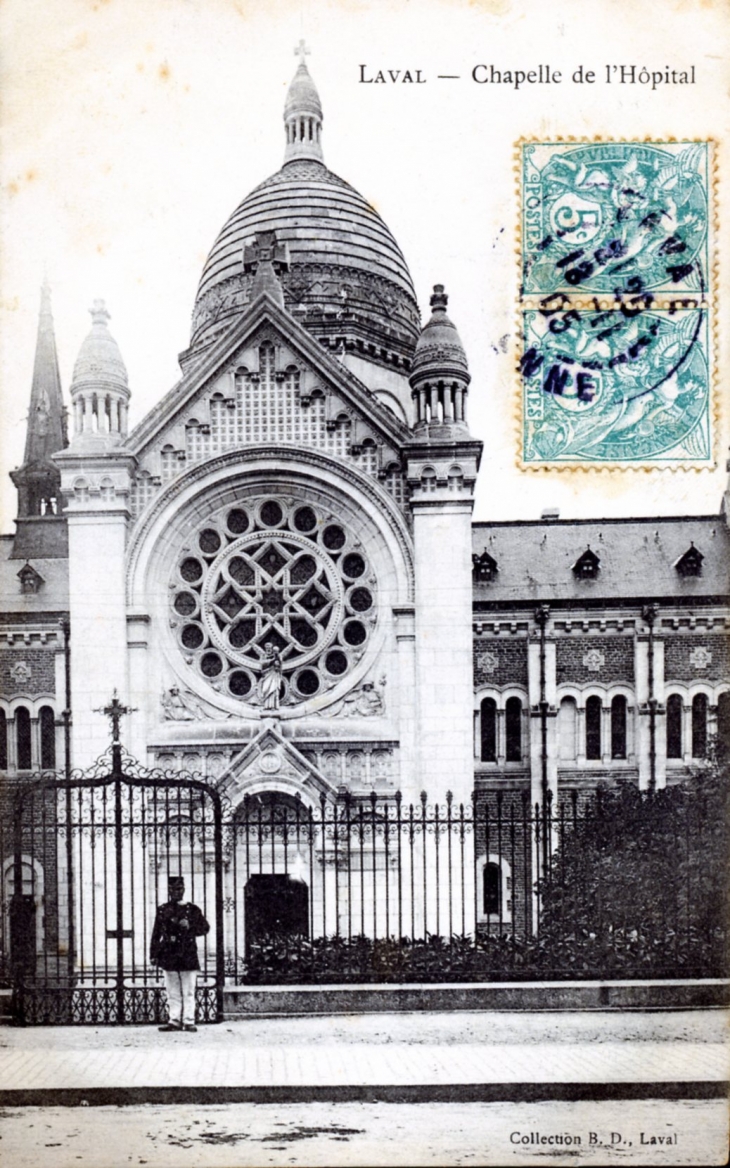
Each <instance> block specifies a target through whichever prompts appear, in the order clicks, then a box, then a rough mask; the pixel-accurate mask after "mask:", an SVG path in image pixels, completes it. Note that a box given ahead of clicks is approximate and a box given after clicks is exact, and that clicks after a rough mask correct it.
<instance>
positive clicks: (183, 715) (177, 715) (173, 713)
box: [162, 685, 205, 722]
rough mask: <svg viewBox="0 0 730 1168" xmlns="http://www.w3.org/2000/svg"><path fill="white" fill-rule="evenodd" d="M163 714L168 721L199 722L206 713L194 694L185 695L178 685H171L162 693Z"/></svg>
mask: <svg viewBox="0 0 730 1168" xmlns="http://www.w3.org/2000/svg"><path fill="white" fill-rule="evenodd" d="M162 716H163V718H164V719H165V721H166V722H197V721H199V720H200V719H201V718H204V717H205V714H204V713H203V711H202V710H201V708H200V706H199V704H198V702H197V701H196V700H195V698H194V697H193V695H192V694H190V693H187V692H186V693H185V694H184V695H183V694H181V693H180V690H179V689H178V687H177V686H176V685H171V686H170V688H169V689H168V690H163V693H162Z"/></svg>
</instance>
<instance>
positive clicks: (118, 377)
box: [71, 300, 129, 393]
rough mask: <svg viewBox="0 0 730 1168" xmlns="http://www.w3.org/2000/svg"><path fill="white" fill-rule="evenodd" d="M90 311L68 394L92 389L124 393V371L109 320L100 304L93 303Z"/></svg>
mask: <svg viewBox="0 0 730 1168" xmlns="http://www.w3.org/2000/svg"><path fill="white" fill-rule="evenodd" d="M90 312H91V319H92V321H93V324H92V326H91V332H90V333H89V334H88V336H87V337H86V338H85V339H84V341H83V343H82V345H81V348H80V349H79V355H78V357H77V358H76V364H75V365H74V371H73V378H72V380H71V391H72V392H73V391H74V390H76V389H81V388H83V387H84V386H93V387H94V388H108V389H121V390H124V391H126V392H127V393H128V392H129V389H128V386H129V380H128V378H127V369H126V366H125V364H124V361H123V360H122V354H121V353H120V352H119V346H118V345H117V342H116V341H115V340H114V337H113V336H112V335H111V333H110V332H109V329H108V328H107V321H108V320H110V319H111V318H110V316H109V313H108V312H107V310H106V305H105V304H104V301H103V300H95V301H94V306H93V308H91V309H90Z"/></svg>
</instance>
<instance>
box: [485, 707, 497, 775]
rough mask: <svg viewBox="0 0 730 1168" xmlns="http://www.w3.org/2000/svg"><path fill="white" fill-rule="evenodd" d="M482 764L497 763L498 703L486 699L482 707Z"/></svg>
mask: <svg viewBox="0 0 730 1168" xmlns="http://www.w3.org/2000/svg"><path fill="white" fill-rule="evenodd" d="M481 738H482V762H496V761H497V703H496V702H495V700H494V698H485V699H484V701H483V702H482V705H481Z"/></svg>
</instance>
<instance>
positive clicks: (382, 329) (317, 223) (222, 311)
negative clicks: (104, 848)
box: [0, 60, 730, 887]
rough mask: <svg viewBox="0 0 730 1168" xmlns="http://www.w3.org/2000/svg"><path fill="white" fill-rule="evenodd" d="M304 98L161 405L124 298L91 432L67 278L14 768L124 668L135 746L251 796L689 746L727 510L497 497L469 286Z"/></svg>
mask: <svg viewBox="0 0 730 1168" xmlns="http://www.w3.org/2000/svg"><path fill="white" fill-rule="evenodd" d="M284 122H285V158H284V164H283V166H282V168H281V169H280V170H279V171H278V172H277V173H276V174H275V175H273V176H271V177H270V178H269V179H266V180H265V181H264V182H262V183H261V184H260V185H259V186H258V187H257V188H256V189H255V190H254V191H253V192H251V194H249V195H248V196H246V198H244V199H243V201H242V202H241V203H240V205H239V206H238V207H237V208H236V210H235V211H234V212H233V214H232V215H231V216H230V218H229V220H228V221H227V222H226V224H225V225H224V226H223V228H222V230H221V231H220V233H219V235H218V237H217V239H216V241H215V243H214V245H213V247H212V249H211V253H210V255H209V257H208V260H207V261H206V265H205V268H204V270H203V274H202V276H201V280H200V285H199V288H198V293H197V297H196V303H195V305H194V308H193V315H192V329H191V338H190V344H189V347H188V348H187V349H186V350H185V351H184V352H183V353H182V355H181V358H180V364H181V378H180V380H179V381H178V383H177V384H176V385H175V386H173V387H172V389H170V391H169V392H168V393H167V394H166V395H165V396H164V397H163V398H162V400H161V401H160V402H159V403H158V404H157V405H156V406H155V407H154V408H153V409H152V410H151V411H150V413H149V414H148V415H147V417H145V418H144V419H142V421H141V422H140V423H139V424H138V425H137V426H136V427H135V428H134V429H132V430H130V429H129V426H128V409H129V403H130V398H131V395H132V392H133V387H131V388H130V386H129V384H128V377H127V371H126V368H125V365H124V361H123V359H122V356H121V354H120V352H119V349H118V347H117V345H116V342H115V341H114V339H113V336H112V334H111V332H110V331H109V319H110V317H109V313H108V312H107V310H106V307H105V305H104V303H103V302H101V301H97V302H95V304H94V306H93V308H92V311H91V315H92V327H91V331H90V333H89V335H88V337H87V338H86V340H85V341H84V343H83V345H82V348H81V351H80V353H79V357H78V360H77V362H76V365H75V367H74V373H73V379H72V384H71V387H70V397H71V410H70V414H71V418H72V427H71V431H72V432H71V434H70V436H68V435H67V434H66V429H65V414H64V407H63V402H62V395H61V385H60V379H59V376H58V364H57V359H56V353H55V340H54V337H53V323H52V318H51V313H50V296H49V292H48V290H47V289H45V288H44V291H43V294H42V302H41V314H40V323H39V334H38V344H37V355H36V364H35V368H34V374H33V384H32V388H31V397H30V415H29V426H28V442H27V445H26V451H25V459H24V463H23V466H22V467H20V468H19V469H18V470H16V471H14V472H13V476H12V477H13V481H14V483H15V484H16V486H17V488H18V498H19V504H18V520H17V533H16V535H15V536H14V537H13V536H8V537H3V538H2V540H0V552H2V559H0V572H1V573H2V579H3V585H4V595H5V596H6V598H7V599H6V602H5V605H4V613H3V616H2V627H1V629H0V637H1V638H2V644H1V647H0V669H2V671H3V695H4V697H3V706H2V713H3V717H4V721H3V723H2V726H0V730H1V731H2V733H0V750H1V751H2V753H1V754H0V765H2V766H3V767H4V768H5V769H7V770H8V771H10V772H11V773H13V774H15V775H20V776H21V777H22V775H23V774H25V773H26V772H28V771H30V770H32V769H35V768H37V767H40V766H41V765H56V763H58V764H60V763H61V762H62V761H63V755H64V749H63V748H64V738H63V733H62V722H63V717H62V714H63V711H64V709H66V708H69V709H70V712H71V761H72V763H73V765H74V766H86V765H89V764H90V763H91V762H92V761H93V760H94V759H95V758H96V757H97V756H98V755H99V754H100V753H101V752H102V751H103V750H104V748H105V746H106V744H107V727H106V723H105V719H104V718H103V717H101V716H100V715H99V713H98V710H99V709H100V708H101V707H103V706H104V705H105V703H106V702H107V700H108V698H109V695H110V692H111V690H112V689H113V688H115V687H116V689H117V690H118V692H119V695H120V697H121V699H122V700H123V701H124V702H125V704H126V705H127V706H129V707H131V708H132V709H133V711H134V712H133V713H132V714H131V715H130V717H129V720H128V723H127V725H126V726H125V741H126V744H127V746H128V747H129V749H130V750H131V751H132V753H133V754H134V755H136V756H137V757H138V758H139V759H141V760H143V761H145V762H147V763H151V764H159V765H161V766H163V767H165V768H169V769H173V770H175V769H179V770H186V771H193V772H200V773H202V774H203V775H204V776H205V777H207V778H208V779H212V780H215V781H216V782H219V783H220V784H221V789H222V790H224V791H225V792H226V794H227V797H228V798H229V800H231V801H232V803H233V804H236V803H237V802H239V801H241V800H244V799H245V798H246V795H247V794H256V795H257V796H261V797H263V795H265V794H266V792H267V791H268V792H269V794H271V793H273V792H279V793H280V794H281V795H282V797H283V796H286V797H292V798H293V797H297V796H298V797H299V798H301V799H302V800H303V801H304V803H305V804H307V803H310V804H313V803H314V802H316V801H317V800H319V799H321V798H322V797H325V798H335V797H336V796H338V795H341V794H343V793H347V794H349V795H351V796H352V797H353V798H354V799H355V800H358V799H363V798H365V797H368V796H369V795H370V794H371V793H372V792H375V793H376V794H378V795H382V796H392V795H394V794H395V792H396V791H401V792H402V794H403V796H404V798H405V800H406V801H410V802H417V801H418V798H419V796H420V793H421V791H423V790H426V791H427V792H428V794H429V797H430V798H432V799H434V800H443V799H444V798H445V796H446V792H447V791H451V792H452V794H453V796H454V799H455V800H456V801H457V803H458V802H464V803H468V802H469V801H470V799H471V796H472V791H473V789H474V788H475V787H476V789H477V790H478V791H484V792H487V794H488V795H489V797H491V794H493V793H494V792H498V791H500V790H501V791H518V792H529V795H530V801H531V802H532V803H535V802H538V803H539V802H541V801H542V800H544V799H545V797H546V795H547V794H548V793H552V795H553V797H554V798H558V799H559V798H560V797H561V794H563V793H565V792H569V791H573V790H576V789H578V790H580V789H582V788H589V787H592V786H595V784H596V783H597V782H599V781H601V780H609V781H613V780H615V779H616V778H617V777H618V776H624V777H627V778H629V779H630V780H632V781H634V782H636V783H638V784H639V785H641V786H644V787H646V786H650V785H656V786H661V785H662V784H664V783H666V782H671V781H674V780H676V779H678V778H680V777H684V776H686V775H687V774H689V773H691V772H692V770H693V768H695V767H696V765H697V764H698V763H699V762H700V761H701V757H702V754H703V753H707V750H708V748H709V743H710V742H711V739H712V735H713V734H714V733H715V732H717V731H718V730H722V728H723V727H724V725H725V722H726V721H727V717H728V702H729V701H730V698H728V696H727V695H728V692H729V691H730V681H729V678H730V666H729V663H728V660H727V620H728V607H727V576H728V563H729V562H730V545H729V541H728V529H727V522H726V519H725V517H724V515H719V514H718V515H717V516H700V517H681V518H663V519H656V520H653V519H652V520H641V521H635V520H631V519H627V520H611V521H580V522H575V523H571V522H567V521H562V520H560V519H559V517H557V515H555V514H554V513H551V512H546V513H545V516H544V518H543V519H542V520H541V521H539V522H535V523H493V522H490V521H487V522H485V523H479V524H476V525H472V506H473V493H474V486H475V483H476V478H477V473H478V469H479V462H480V457H481V449H482V447H481V443H480V442H479V441H478V440H477V439H475V438H474V437H473V436H472V435H471V433H470V431H469V426H468V420H467V419H468V397H469V392H470V375H469V370H468V364H467V359H466V354H465V352H464V347H463V345H462V343H461V340H460V338H459V335H458V332H457V330H456V328H455V327H454V325H453V323H452V321H451V320H450V318H449V316H448V314H447V308H448V304H447V297H446V294H445V292H444V289H443V287H442V286H441V285H436V286H435V287H434V291H433V296H432V298H431V315H430V317H429V319H428V321H427V322H426V323H425V324H424V325H423V326H422V325H421V321H420V319H419V314H418V307H417V301H416V295H415V291H414V288H413V284H412V280H411V277H410V273H409V271H408V266H407V264H406V261H405V259H404V257H403V255H402V253H401V251H400V249H399V247H398V245H397V243H396V241H395V240H394V238H393V236H392V235H391V233H390V231H389V230H388V228H387V226H386V224H385V223H384V222H383V220H382V219H381V218H380V216H379V215H378V214H377V212H376V211H375V210H374V209H373V208H372V207H371V206H370V205H369V204H368V203H367V201H366V200H365V199H364V198H363V197H362V196H361V195H360V194H359V193H358V192H357V191H355V190H354V189H353V188H352V187H351V186H350V185H349V184H348V183H346V182H345V181H344V180H343V179H341V178H339V177H338V176H336V175H334V174H333V173H332V172H331V171H329V170H328V169H327V167H326V166H325V163H324V155H323V148H322V108H321V103H320V99H319V96H318V94H317V91H316V89H315V87H314V84H313V82H312V80H311V77H310V76H309V73H308V71H307V68H306V65H305V64H304V62H303V60H302V62H301V63H300V65H299V68H298V69H297V72H296V75H295V78H294V80H293V82H292V84H291V86H290V89H289V93H288V95H287V100H286V106H285V115H284ZM481 391H482V390H481V389H480V392H481ZM67 683H68V686H69V696H70V702H69V704H68V707H67V702H66V687H67ZM44 710H46V711H49V712H47V713H43V711H44ZM49 719H50V721H49ZM52 747H53V748H52ZM500 887H501V885H500Z"/></svg>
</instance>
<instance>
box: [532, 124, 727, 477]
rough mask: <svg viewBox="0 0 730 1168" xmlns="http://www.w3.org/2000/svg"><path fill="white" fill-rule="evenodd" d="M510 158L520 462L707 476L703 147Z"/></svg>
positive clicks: (621, 147) (606, 147) (708, 152)
mask: <svg viewBox="0 0 730 1168" xmlns="http://www.w3.org/2000/svg"><path fill="white" fill-rule="evenodd" d="M518 151H519V154H518V163H519V172H520V222H519V254H520V291H519V306H518V307H519V331H520V336H521V348H520V354H519V380H520V384H521V390H522V393H521V411H520V447H521V448H520V460H521V464H522V465H523V466H524V467H527V468H532V467H548V466H552V467H570V466H584V467H621V468H624V467H646V468H654V467H657V468H658V467H662V466H664V467H680V466H681V467H703V466H705V467H709V466H712V465H713V341H712V337H713V324H714V319H713V318H714V311H715V304H714V298H715V293H716V287H715V284H716V279H715V274H714V269H713V262H714V261H713V226H714V225H713V210H712V208H713V179H712V175H713V144H712V142H709V141H684V142H647V141H642V142H618V141H615V142H609V141H599V140H596V141H591V142H557V141H556V142H538V141H529V142H527V141H523V142H521V143H519V145H518Z"/></svg>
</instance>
